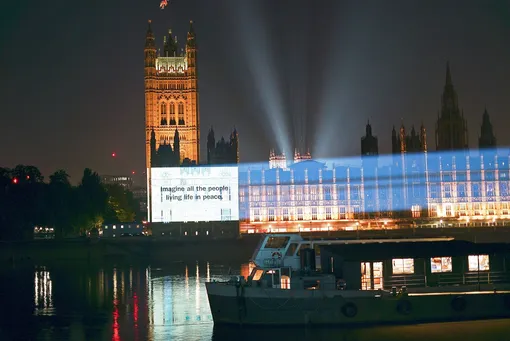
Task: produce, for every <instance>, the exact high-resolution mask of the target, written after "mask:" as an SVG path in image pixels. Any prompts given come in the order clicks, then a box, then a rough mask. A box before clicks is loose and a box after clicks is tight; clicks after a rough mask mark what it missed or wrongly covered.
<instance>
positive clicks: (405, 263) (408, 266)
mask: <svg viewBox="0 0 510 341" xmlns="http://www.w3.org/2000/svg"><path fill="white" fill-rule="evenodd" d="M393 274H394V275H405V274H414V259H412V258H398V259H393Z"/></svg>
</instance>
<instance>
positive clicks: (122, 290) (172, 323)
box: [0, 263, 510, 341]
mask: <svg viewBox="0 0 510 341" xmlns="http://www.w3.org/2000/svg"><path fill="white" fill-rule="evenodd" d="M249 272H250V266H249V265H248V264H243V265H241V266H239V267H235V268H229V267H225V266H221V265H217V264H210V263H195V264H184V263H174V264H172V265H170V266H163V267H145V266H115V267H114V266H111V267H104V268H92V269H91V268H84V269H80V268H75V269H65V270H62V269H58V268H55V269H50V268H47V267H37V268H36V269H35V270H34V269H25V270H23V271H21V270H17V271H14V272H13V273H11V274H10V280H8V281H0V294H1V293H5V292H7V293H12V295H4V297H1V298H2V303H3V304H2V305H1V306H0V313H1V316H0V339H1V340H4V339H5V340H10V339H17V338H19V339H29V340H69V341H78V340H79V341H81V340H97V341H100V340H109V341H132V340H135V341H143V340H147V341H159V340H214V341H216V340H230V339H235V340H238V339H239V336H240V335H242V337H241V338H242V339H243V341H246V340H260V339H264V340H273V339H274V340H281V339H282V338H284V339H290V338H294V339H296V340H345V341H364V340H377V341H385V340H388V341H389V340H414V341H431V340H434V341H439V340H455V341H457V340H464V339H469V340H487V341H491V340H497V341H500V340H503V339H506V335H509V334H510V321H508V320H498V321H479V322H469V323H450V324H447V323H444V324H429V325H419V326H408V327H385V328H372V329H365V330H335V329H333V330H332V329H328V330H316V329H314V330H301V329H282V330H278V329H271V330H270V332H268V330H267V329H264V328H258V329H257V328H255V329H244V330H242V331H239V330H236V329H233V328H227V329H225V328H222V329H218V328H217V329H216V330H215V329H214V328H213V327H214V323H213V321H212V316H211V312H210V308H209V303H208V301H207V295H206V290H205V285H204V283H205V282H206V281H209V280H225V279H228V278H229V277H230V276H231V275H237V274H241V275H244V276H247V274H248V273H249ZM28 275H30V276H28ZM30 279H32V281H31V280H30ZM26 297H32V298H31V301H28V300H24V299H25V298H26ZM30 302H31V303H30ZM2 332H3V333H4V334H5V333H7V334H6V335H4V334H2ZM501 337H503V339H502V338H501Z"/></svg>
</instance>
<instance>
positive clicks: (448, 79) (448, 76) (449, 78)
mask: <svg viewBox="0 0 510 341" xmlns="http://www.w3.org/2000/svg"><path fill="white" fill-rule="evenodd" d="M445 86H453V83H452V74H451V72H450V61H447V62H446V81H445Z"/></svg>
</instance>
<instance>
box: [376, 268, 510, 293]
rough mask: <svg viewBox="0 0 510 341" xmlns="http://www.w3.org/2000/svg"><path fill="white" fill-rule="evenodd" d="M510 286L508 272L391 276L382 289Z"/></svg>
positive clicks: (509, 273)
mask: <svg viewBox="0 0 510 341" xmlns="http://www.w3.org/2000/svg"><path fill="white" fill-rule="evenodd" d="M500 283H509V284H510V272H505V271H472V272H465V273H451V272H450V273H439V274H432V275H429V276H427V275H414V274H413V275H393V276H391V277H390V278H387V279H385V281H384V287H385V288H386V289H389V288H391V287H403V286H406V287H436V286H438V287H441V286H454V285H476V284H500Z"/></svg>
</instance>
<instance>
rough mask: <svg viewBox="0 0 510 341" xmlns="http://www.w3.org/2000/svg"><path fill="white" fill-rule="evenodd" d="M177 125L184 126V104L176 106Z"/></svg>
mask: <svg viewBox="0 0 510 341" xmlns="http://www.w3.org/2000/svg"><path fill="white" fill-rule="evenodd" d="M178 115H179V125H180V126H182V125H184V103H179V106H178Z"/></svg>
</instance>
